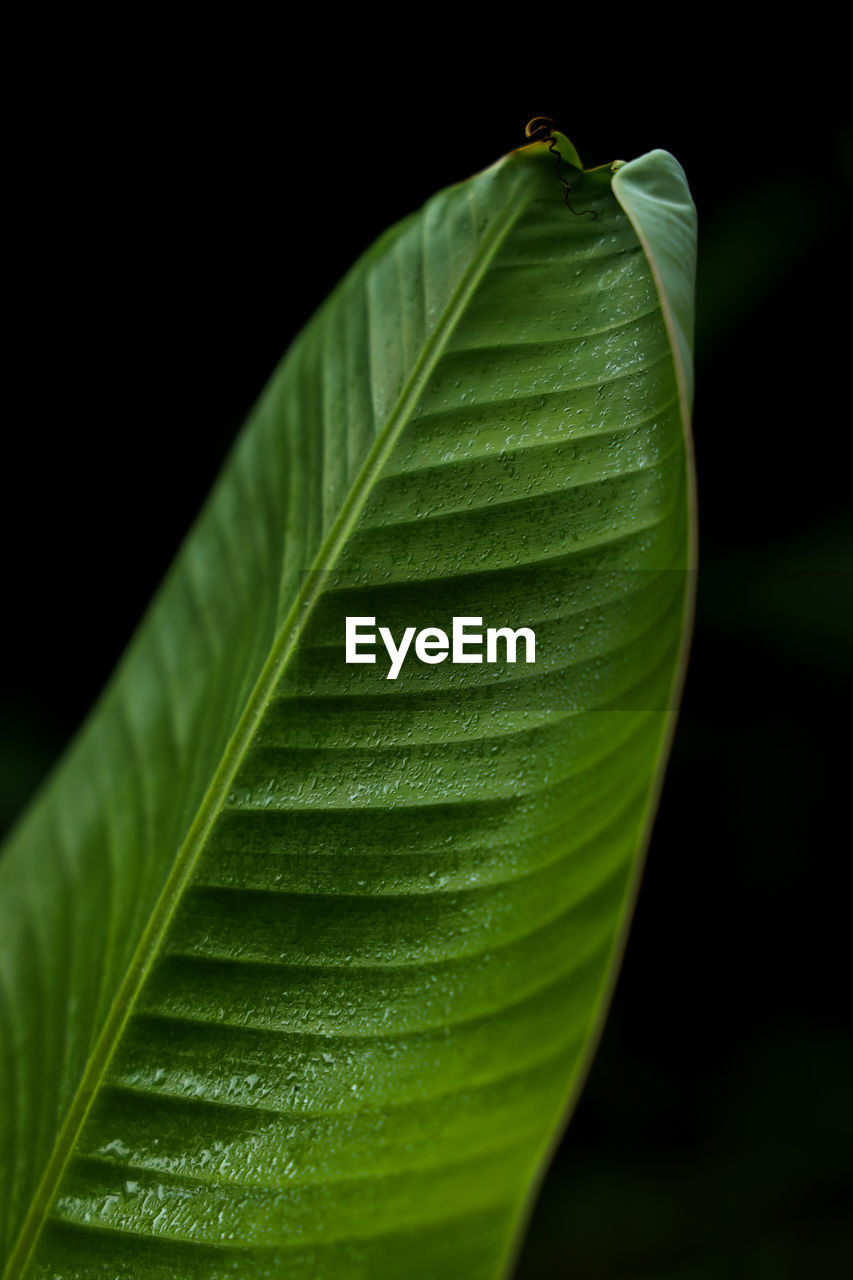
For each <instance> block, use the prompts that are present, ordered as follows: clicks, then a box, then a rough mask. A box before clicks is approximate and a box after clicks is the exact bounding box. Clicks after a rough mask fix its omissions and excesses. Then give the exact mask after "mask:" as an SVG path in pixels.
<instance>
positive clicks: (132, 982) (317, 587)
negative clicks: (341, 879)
mask: <svg viewBox="0 0 853 1280" xmlns="http://www.w3.org/2000/svg"><path fill="white" fill-rule="evenodd" d="M521 186H522V175H519V181H518V182H517V183H516V185H515V187H514V189H513V191H512V194H511V196H510V197H509V198H508V199H507V204H506V209H505V211H504V213H503V215H502V216H501V217H500V218H498V219H497V220H496V222H495V224H494V226H493V228H492V231H491V233H490V235H489V236H488V237H487V238H486V239H484V240H483V241H481V243H480V245H479V246H478V247H477V249H476V251H475V253H474V254H473V256H472V258H471V261H470V262H469V264H468V266H467V267H466V269H465V271H464V273H463V275H462V278H461V279H460V281H459V283H458V284H457V286H456V288H455V289H454V291H453V293H452V295H451V297H450V299H449V300H448V302H447V303H446V305H445V307H444V310H443V312H442V314H441V316H440V318H439V320H438V322H437V324H436V325H435V328H434V329H433V331H432V333H431V334H430V335H429V337H428V338H427V339H426V341H425V342H424V345H423V349H422V351H421V354H420V355H419V357H418V359H417V360H416V361H415V364H414V366H413V368H412V371H411V373H410V374H409V377H408V379H407V380H406V383H405V385H404V386H403V388H402V390H401V392H400V394H399V396H398V398H397V401H396V402H395V404H394V407H393V408H392V409H391V411H390V413H389V415H388V418H387V419H386V422H385V425H384V426H383V427H382V429H381V431H380V432H379V433H378V434H377V436H376V439H375V440H374V443H373V445H372V447H371V449H370V451H369V453H368V455H367V457H366V459H365V461H364V464H363V466H362V468H361V470H360V472H359V473H358V475H357V477H356V479H355V481H354V482H353V485H352V487H351V489H350V491H349V493H348V494H347V497H346V498H345V500H344V502H343V504H342V506H341V510H340V513H339V515H338V517H337V519H336V520H335V522H334V523H333V525H332V527H331V529H330V530H329V533H328V534H327V535H326V538H325V539H324V541H323V543H322V544H321V546H320V549H319V551H318V552H317V554H316V556H315V558H314V562H313V564H312V566H311V568H310V569H309V570H308V572H307V573H306V575H305V578H304V582H303V586H302V587H301V588H300V591H299V593H298V594H297V596H296V599H295V601H294V603H293V606H292V608H291V609H290V612H289V613H288V614H287V616H286V617H285V620H284V622H283V623H282V626H281V629H280V631H279V632H278V635H277V636H276V638H275V640H274V642H273V645H272V646H271V649H270V654H269V657H268V658H267V661H266V662H265V664H264V667H263V669H262V671H261V673H260V675H259V676H258V679H257V680H256V682H255V685H254V687H253V689H252V691H251V693H250V694H249V696H248V698H247V700H246V705H245V707H244V710H243V713H242V715H241V716H240V720H239V721H238V724H237V726H236V728H235V730H234V732H233V734H232V735H231V738H230V739H229V741H228V743H227V745H226V747H225V751H224V753H223V756H222V760H221V762H220V765H219V767H218V769H217V770H216V773H215V774H214V776H213V779H212V780H211V783H210V786H209V787H208V789H207V791H206V792H205V794H204V797H203V798H202V801H201V804H200V805H199V809H198V812H197V814H196V816H195V818H194V820H193V822H192V823H191V825H190V827H189V830H188V832H187V836H186V838H185V840H184V842H183V844H182V846H181V848H180V849H179V850H178V853H177V855H176V857H175V862H174V864H173V867H172V870H171V871H170V873H169V875H168V877H167V879H166V882H165V884H164V886H163V889H162V891H161V894H160V897H159V899H158V901H157V903H156V905H155V907H154V910H153V912H152V914H151V919H150V921H149V923H148V925H147V927H146V929H145V930H144V932H143V934H142V937H141V938H140V941H139V944H138V946H137V948H136V951H135V953H134V956H133V959H132V960H131V962H130V964H129V966H128V969H127V972H126V974H125V977H124V980H123V981H122V984H121V986H120V987H119V990H118V992H117V993H116V996H115V999H114V1000H113V1002H112V1006H111V1008H110V1012H109V1014H108V1016H107V1018H106V1021H105V1023H104V1027H103V1030H102V1032H101V1034H100V1036H99V1037H98V1041H97V1044H96V1045H95V1048H94V1050H93V1052H92V1055H91V1057H90V1058H89V1061H88V1063H87V1066H86V1070H85V1071H84V1073H83V1077H82V1079H81V1081H80V1084H79V1085H78V1087H77V1090H76V1092H75V1094H74V1097H73V1099H72V1101H71V1104H70V1106H69V1108H68V1111H67V1113H66V1116H65V1120H64V1121H63V1123H62V1126H61V1127H60V1130H59V1133H58V1135H57V1140H56V1143H55V1145H54V1148H53V1151H52V1152H51V1156H50V1159H49V1161H48V1163H47V1166H46V1168H45V1172H44V1174H43V1175H42V1178H41V1181H40V1182H39V1185H38V1188H37V1190H36V1193H35V1195H34V1197H33V1200H32V1204H31V1206H30V1209H29V1211H28V1213H27V1216H26V1218H25V1219H24V1223H23V1226H22V1228H21V1231H20V1234H19V1236H18V1239H17V1241H16V1244H15V1247H14V1248H13V1250H12V1253H11V1255H10V1257H9V1263H8V1266H7V1268H6V1271H5V1272H4V1280H13V1277H15V1276H18V1277H22V1276H24V1274H25V1273H26V1270H27V1267H28V1266H29V1263H30V1260H31V1258H32V1254H33V1251H34V1249H35V1246H36V1243H37V1242H38V1239H39V1236H40V1234H41V1230H42V1228H43V1226H44V1223H45V1221H46V1220H47V1217H48V1213H49V1210H50V1206H51V1204H52V1202H53V1197H54V1195H55V1193H56V1191H57V1189H58V1186H59V1183H60V1180H61V1178H62V1175H63V1173H64V1171H65V1167H66V1165H67V1163H68V1160H69V1159H70V1157H71V1154H72V1152H73V1150H74V1148H75V1147H76V1145H77V1139H78V1137H79V1135H80V1131H81V1130H82V1128H83V1125H84V1124H85V1121H86V1118H87V1116H88V1113H89V1110H90V1107H91V1105H92V1102H93V1101H94V1099H95V1097H96V1095H97V1093H98V1090H99V1088H100V1085H101V1083H102V1080H103V1077H104V1075H105V1073H106V1070H107V1067H108V1066H109V1063H110V1060H111V1058H112V1055H113V1053H114V1051H115V1048H116V1046H117V1044H118V1042H119V1040H120V1038H121V1034H122V1032H123V1030H124V1027H125V1025H126V1023H127V1021H128V1019H129V1018H130V1015H131V1013H132V1011H133V1008H134V1006H135V1004H136V1001H137V998H138V996H139V993H140V991H141V989H142V986H143V984H144V982H145V979H146V978H147V976H148V973H149V972H150V969H151V967H152V964H153V962H154V960H155V958H156V956H157V954H158V952H159V950H160V944H161V942H162V941H163V938H164V936H165V933H166V931H167V929H168V926H169V923H170V921H171V918H172V916H173V915H174V912H175V910H176V908H177V905H178V903H179V902H180V900H181V897H182V895H183V892H184V890H185V888H186V887H187V884H188V883H189V881H190V879H191V877H192V873H193V870H194V868H195V865H196V862H197V861H198V858H199V856H200V854H201V852H202V850H203V848H204V846H205V844H206V842H207V838H208V836H209V835H210V833H211V831H212V830H213V827H214V826H215V824H216V821H217V819H218V817H219V814H220V812H221V810H222V807H223V804H224V802H225V799H226V797H227V795H228V793H229V791H230V789H231V786H232V783H233V781H234V778H235V776H236V773H237V770H238V769H239V767H240V764H241V762H242V760H243V757H244V755H245V753H246V750H247V749H248V747H249V744H250V743H251V741H252V739H253V737H254V733H255V730H256V728H257V726H258V724H259V723H260V721H261V719H262V717H263V714H264V711H265V710H266V707H267V705H268V703H269V701H270V699H271V697H272V694H273V691H274V690H275V688H276V686H277V684H278V683H279V680H280V679H281V676H282V674H283V672H284V670H285V669H286V667H287V664H288V662H289V661H290V659H291V657H292V656H293V653H294V651H295V649H296V645H297V642H298V639H299V636H300V635H301V632H302V630H303V628H304V625H305V623H306V621H307V620H308V618H309V617H310V615H311V612H312V610H313V608H314V606H315V604H316V603H317V600H318V599H319V597H320V595H321V594H322V584H323V581H324V575H325V574H326V573H327V572H328V571H329V570H330V569H331V568H332V567H333V566H334V564H335V563H336V561H337V560H338V558H339V556H340V554H341V551H342V550H343V548H344V546H345V545H346V542H347V540H348V538H349V535H350V533H351V532H352V529H353V527H354V525H355V523H356V521H357V519H358V516H359V514H360V512H361V510H362V508H363V507H364V504H365V502H366V501H367V498H368V496H369V494H370V492H371V490H372V488H373V485H374V483H375V482H376V480H377V478H378V477H379V475H380V473H381V471H382V468H383V466H384V465H385V462H386V461H387V458H388V456H389V455H390V453H391V452H392V451H393V449H394V446H395V445H396V443H397V440H398V439H399V437H400V435H401V433H402V431H403V429H404V428H405V426H406V424H407V423H408V421H409V419H410V418H411V416H412V413H413V411H414V409H415V407H416V406H417V403H418V400H419V398H420V395H421V393H422V392H423V390H424V388H425V386H426V384H427V382H428V380H429V378H430V376H431V374H432V372H433V370H434V368H435V366H436V364H437V363H438V360H439V358H440V357H441V355H442V352H443V351H444V348H445V347H446V345H447V341H448V339H449V337H450V335H451V334H452V332H453V330H454V328H455V327H456V325H457V323H458V321H459V319H460V317H461V316H462V315H463V313H464V311H465V309H466V306H467V304H468V302H469V301H470V299H471V297H472V296H473V294H474V292H475V291H476V289H477V287H478V286H479V284H480V281H481V280H482V278H483V276H484V275H485V274H486V271H487V270H488V267H489V264H490V263H491V261H492V259H493V258H494V256H495V254H496V252H497V250H498V249H499V247H500V245H501V244H502V243H503V241H504V240H505V239H506V237H507V236H508V234H509V232H510V231H511V229H512V227H513V225H514V224H515V222H516V221H517V220H518V218H519V217H520V216H521V214H522V212H523V211H524V209H525V208H526V207H527V205H528V204H529V203H530V202H531V201H532V199H533V194H534V193H533V192H532V191H531V192H529V193H528V195H527V198H526V199H524V198H518V199H517V198H516V197H517V196H518V195H519V188H520V187H521ZM16 1268H17V1270H16Z"/></svg>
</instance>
